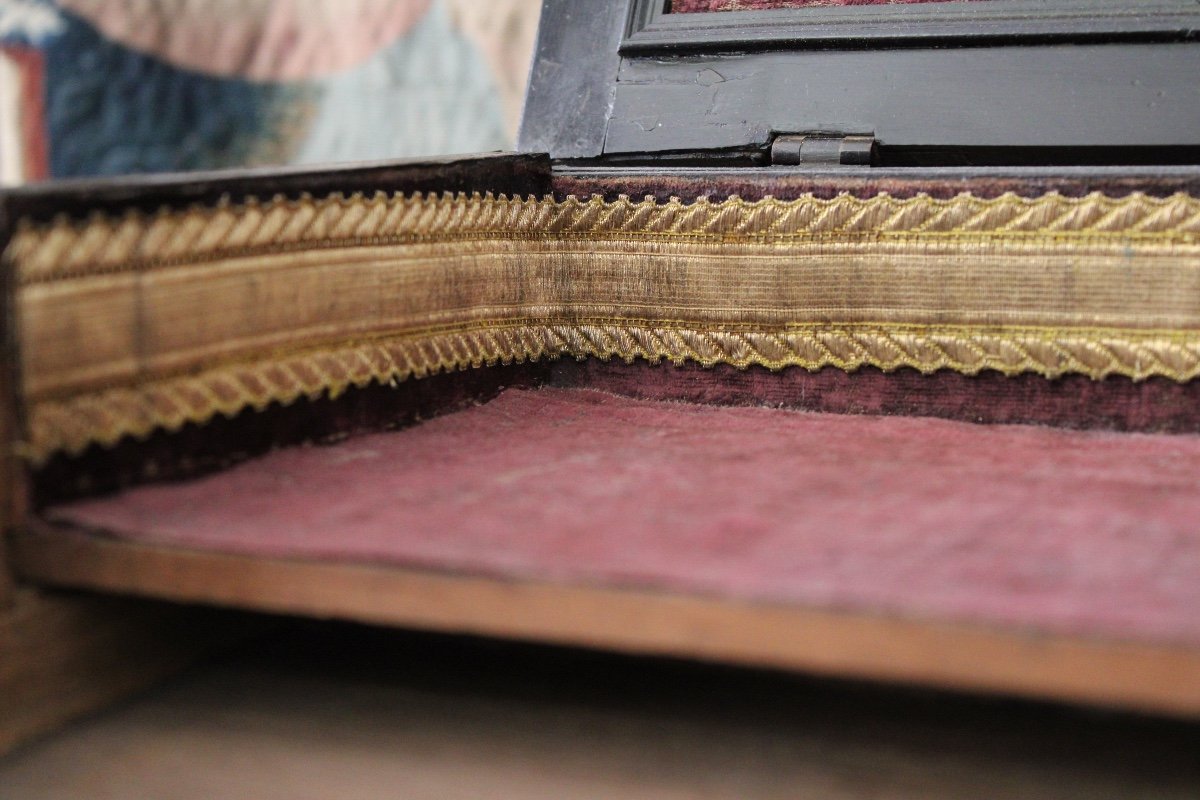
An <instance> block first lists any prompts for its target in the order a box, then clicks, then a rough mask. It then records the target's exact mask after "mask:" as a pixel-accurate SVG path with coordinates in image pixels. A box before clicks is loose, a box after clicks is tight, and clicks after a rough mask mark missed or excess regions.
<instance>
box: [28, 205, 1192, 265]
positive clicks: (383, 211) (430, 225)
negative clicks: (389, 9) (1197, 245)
mask: <svg viewBox="0 0 1200 800" xmlns="http://www.w3.org/2000/svg"><path fill="white" fill-rule="evenodd" d="M615 235H625V236H634V237H639V238H667V239H670V240H675V241H678V240H680V239H692V240H709V241H714V242H721V241H746V242H749V241H769V242H781V243H786V242H788V241H796V240H822V239H825V240H831V241H846V240H848V239H865V238H866V239H885V240H886V239H913V238H919V239H921V240H925V241H930V240H934V239H938V238H943V239H944V238H952V239H969V240H973V241H980V240H985V239H997V238H998V239H1000V240H1008V241H1017V240H1020V239H1022V238H1037V239H1041V240H1058V241H1067V240H1070V241H1076V242H1078V241H1083V240H1087V239H1092V240H1111V239H1114V238H1117V239H1122V240H1129V241H1136V240H1139V239H1150V240H1153V241H1155V242H1158V243H1163V242H1167V241H1178V242H1190V243H1194V242H1195V241H1197V239H1198V238H1200V199H1197V198H1194V197H1191V196H1189V195H1186V194H1182V193H1181V194H1176V195H1173V196H1171V197H1166V198H1155V197H1148V196H1146V195H1144V194H1132V195H1129V196H1127V197H1121V198H1112V197H1107V196H1105V195H1103V194H1100V193H1093V194H1089V195H1087V196H1085V197H1078V198H1075V197H1063V196H1062V195H1060V194H1057V193H1050V194H1046V195H1042V196H1039V197H1035V198H1025V197H1020V196H1018V195H1015V194H1012V193H1008V194H1005V195H1002V196H1000V197H996V198H991V199H983V198H978V197H973V196H971V195H959V196H957V197H955V198H953V199H950V200H937V199H934V198H931V197H928V196H926V195H918V196H916V197H911V198H904V199H901V198H896V197H892V196H891V195H888V194H880V195H876V196H874V197H870V198H867V199H860V198H857V197H853V196H851V195H839V196H838V197H835V198H833V199H828V200H824V199H819V198H815V197H811V196H808V197H804V198H801V199H798V200H790V201H782V200H776V199H774V198H766V199H764V200H757V201H754V202H748V201H745V200H742V199H740V198H736V197H735V198H731V199H729V200H724V201H720V202H712V201H709V200H707V199H704V198H702V199H700V200H698V201H696V202H695V203H687V204H685V203H683V202H681V201H679V200H676V199H673V200H671V201H669V202H667V203H655V202H654V201H653V200H651V199H647V200H644V201H633V200H630V199H629V198H626V197H622V198H621V199H619V200H616V201H614V202H605V201H604V200H603V199H602V198H600V197H593V198H591V199H589V200H579V199H577V198H574V197H570V198H568V199H567V200H565V201H563V202H554V201H551V200H537V199H534V198H532V197H531V198H528V199H521V198H512V199H510V198H506V197H503V196H501V197H493V196H491V195H486V196H481V195H474V196H471V197H467V196H464V195H458V196H453V195H443V196H440V197H439V196H435V195H430V196H422V195H419V194H418V195H414V196H412V197H408V198H405V197H389V196H387V195H385V194H383V193H377V194H375V195H374V196H372V197H370V198H365V197H363V196H361V195H354V196H352V197H348V198H346V197H341V196H333V197H329V198H325V199H322V200H314V199H313V198H311V197H304V198H302V199H299V200H286V199H281V198H280V199H276V200H273V201H270V202H266V203H263V202H259V201H256V200H250V201H248V202H247V203H246V204H245V205H242V206H235V205H232V204H229V203H223V204H221V205H219V206H217V207H215V208H212V209H193V210H192V211H189V212H172V211H166V210H164V211H162V212H160V213H158V214H155V215H149V216H147V215H143V214H140V213H137V212H130V213H129V214H126V215H125V216H123V217H120V218H114V217H105V216H100V215H97V216H94V217H92V218H91V219H90V220H88V221H86V222H82V223H74V224H73V223H71V222H68V221H62V222H59V223H57V224H54V225H52V226H43V227H38V226H32V225H23V226H21V227H20V230H19V231H18V233H17V235H16V236H15V237H14V241H13V243H12V245H11V248H10V254H9V255H10V258H11V260H12V261H14V262H15V263H16V264H18V266H19V273H18V280H19V281H20V282H21V283H22V284H29V283H37V282H45V281H53V280H61V279H63V278H68V277H79V276H84V275H97V274H106V273H115V272H122V271H135V270H139V269H144V268H146V267H153V266H161V265H171V264H177V263H195V262H197V261H202V260H210V259H216V258H221V257H229V256H232V255H245V254H247V253H252V252H258V251H263V250H279V249H285V248H290V247H296V248H299V247H313V246H321V247H331V246H337V245H340V244H345V243H355V244H375V245H377V244H402V243H406V242H416V241H426V242H428V241H453V240H459V239H481V238H486V237H488V236H499V237H504V238H510V237H520V236H526V237H564V236H566V237H570V238H576V239H581V240H582V239H586V238H588V237H593V236H603V237H612V236H615Z"/></svg>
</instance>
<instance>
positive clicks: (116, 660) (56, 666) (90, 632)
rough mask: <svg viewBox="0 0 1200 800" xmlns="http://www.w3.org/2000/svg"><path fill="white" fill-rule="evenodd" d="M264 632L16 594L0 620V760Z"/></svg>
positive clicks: (245, 624) (161, 611) (116, 604)
mask: <svg viewBox="0 0 1200 800" xmlns="http://www.w3.org/2000/svg"><path fill="white" fill-rule="evenodd" d="M264 626H265V623H264V622H263V621H262V620H257V619H254V618H252V617H250V616H248V615H240V614H233V613H229V612H219V611H216V610H213V609H202V608H187V607H180V606H175V605H171V604H167V603H154V602H149V601H146V600H138V599H130V598H116V597H95V596H86V595H72V594H56V593H50V592H42V591H37V590H34V589H30V588H22V589H18V590H17V591H16V593H15V598H14V603H13V605H12V606H11V607H10V608H8V609H6V610H4V611H3V612H0V755H3V754H5V753H7V752H10V751H12V750H13V749H15V748H16V747H19V746H21V745H22V744H25V743H27V742H29V741H31V740H33V739H36V738H37V737H39V736H43V735H46V734H49V733H52V732H53V731H54V730H56V729H58V728H59V727H61V726H63V725H65V724H67V723H69V722H71V721H73V720H76V719H79V718H80V717H84V716H86V715H88V714H92V713H95V712H98V711H101V710H103V709H104V708H106V707H108V706H110V705H113V704H115V703H117V702H119V701H121V700H123V699H125V698H127V697H130V696H132V695H135V694H137V693H139V692H141V691H144V690H146V689H148V688H150V687H152V686H154V685H155V684H157V683H159V682H160V681H162V680H164V679H166V678H168V677H170V676H171V675H173V674H175V673H177V672H179V671H181V670H183V669H185V668H186V667H188V666H189V665H191V664H192V663H194V662H196V661H197V660H198V659H200V658H202V657H203V656H205V655H206V654H209V653H212V652H214V651H216V650H218V649H220V648H222V647H226V646H231V645H233V644H236V643H238V642H240V641H243V640H244V639H245V638H246V637H248V636H250V635H252V634H253V633H254V632H255V631H257V630H260V629H262V628H263V627H264Z"/></svg>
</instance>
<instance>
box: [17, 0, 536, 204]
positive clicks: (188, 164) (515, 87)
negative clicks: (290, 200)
mask: <svg viewBox="0 0 1200 800" xmlns="http://www.w3.org/2000/svg"><path fill="white" fill-rule="evenodd" d="M540 5H541V4H540V0H0V182H3V183H6V184H13V183H20V182H24V181H30V180H37V179H41V178H45V177H74V176H84V175H119V174H128V173H139V172H169V171H180V170H197V169H217V168H224V167H250V166H265V165H280V164H315V163H324V162H336V161H353V160H367V159H377V158H402V157H407V156H420V155H440V154H449V153H470V152H478V151H487V150H498V149H506V148H511V147H512V145H513V142H514V139H515V135H516V128H517V122H518V119H519V116H520V107H521V101H522V98H523V96H524V90H525V80H526V77H527V72H528V68H529V60H530V58H531V55H532V51H533V39H534V35H535V33H536V30H537V20H538V11H539V8H540Z"/></svg>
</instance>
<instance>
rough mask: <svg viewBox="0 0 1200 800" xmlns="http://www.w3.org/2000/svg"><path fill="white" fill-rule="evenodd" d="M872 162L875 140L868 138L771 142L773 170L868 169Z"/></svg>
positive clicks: (785, 137)
mask: <svg viewBox="0 0 1200 800" xmlns="http://www.w3.org/2000/svg"><path fill="white" fill-rule="evenodd" d="M874 160H875V137H874V136H870V135H844V134H832V133H812V134H803V135H793V134H781V135H778V136H776V137H775V138H774V140H772V142H771V165H772V166H781V165H783V166H795V165H814V166H815V165H820V166H825V167H829V166H851V167H869V166H871V164H872V163H874Z"/></svg>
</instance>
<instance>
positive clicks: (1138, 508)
mask: <svg viewBox="0 0 1200 800" xmlns="http://www.w3.org/2000/svg"><path fill="white" fill-rule="evenodd" d="M1198 476H1200V436H1193V435H1179V436H1167V435H1145V434H1120V433H1109V432H1092V431H1068V430H1056V429H1049V428H1039V427H1029V426H1016V425H1013V426H1004V425H996V426H979V425H972V424H969V423H962V422H951V421H945V420H936V419H927V418H903V417H851V416H839V415H828V414H816V413H805V412H797V411H785V410H778V409H766V408H728V407H725V408H722V407H711V406H699V405H685V404H678V403H668V402H660V401H647V400H635V399H629V398H621V397H616V396H612V395H608V394H603V393H599V392H595V391H588V390H576V389H543V390H538V391H524V390H509V391H506V392H504V393H503V394H501V395H500V396H499V397H498V398H497V399H495V400H493V401H492V402H490V403H487V404H485V405H482V406H477V407H473V408H470V409H468V410H466V411H461V412H458V413H455V414H450V415H448V416H445V417H440V418H437V419H434V420H432V421H429V422H426V423H423V424H421V425H419V426H417V427H414V428H410V429H408V430H404V431H399V432H391V433H382V434H374V435H367V436H361V437H358V438H353V439H350V440H347V441H344V442H341V443H339V444H336V445H332V446H327V447H301V448H291V449H286V450H281V451H278V452H275V453H272V454H269V455H267V456H265V457H262V458H259V459H257V460H255V461H251V462H248V463H245V464H243V465H241V466H238V467H236V468H233V469H230V470H228V471H226V472H223V473H219V474H215V475H212V476H209V477H205V478H200V479H196V480H192V481H190V482H186V483H179V484H173V485H158V486H148V487H142V488H137V489H132V490H129V491H126V492H124V493H122V494H119V495H115V496H111V497H107V498H102V499H95V500H89V501H85V502H78V503H74V504H70V505H65V506H59V507H56V508H52V509H49V510H48V512H47V514H48V516H49V517H50V518H52V519H55V520H59V521H64V522H70V523H75V524H78V525H82V526H87V527H89V528H92V529H99V530H103V531H107V532H109V533H110V534H111V535H114V536H119V537H122V538H127V539H130V540H135V541H144V542H151V543H159V544H165V545H174V546H179V547H186V548H199V549H204V550H216V551H224V552H231V553H242V554H254V555H260V556H270V557H279V558H299V559H325V560H338V561H348V562H378V563H387V564H395V565H404V566H410V567H419V568H428V569H434V570H453V571H462V572H467V573H474V574H485V575H493V576H502V577H506V578H532V579H537V580H552V581H571V582H586V583H590V584H599V585H608V586H613V585H621V586H632V587H639V588H643V589H650V590H665V591H675V592H688V593H699V594H705V595H717V596H721V597H727V598H738V599H750V600H758V601H767V602H776V603H786V604H799V605H804V606H809V607H818V608H826V609H841V610H852V611H865V612H870V613H884V614H893V615H903V616H909V617H918V618H923V619H933V620H939V621H947V622H972V623H979V624H985V625H993V626H1021V627H1025V628H1030V629H1035V630H1042V631H1047V632H1061V633H1068V634H1074V635H1084V636H1094V637H1102V638H1116V639H1136V640H1152V641H1173V642H1181V643H1188V644H1192V645H1196V644H1200V491H1197V490H1198V489H1200V478H1198Z"/></svg>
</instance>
